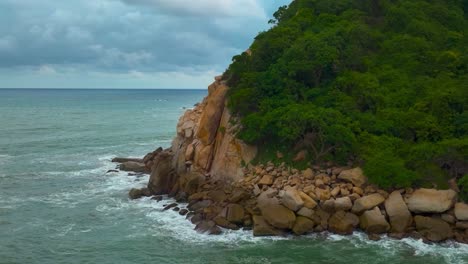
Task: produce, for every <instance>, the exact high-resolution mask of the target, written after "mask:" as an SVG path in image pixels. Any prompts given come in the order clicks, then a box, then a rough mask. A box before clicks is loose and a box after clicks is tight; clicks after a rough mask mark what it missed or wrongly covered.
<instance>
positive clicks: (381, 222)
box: [359, 207, 390, 234]
mask: <svg viewBox="0 0 468 264" xmlns="http://www.w3.org/2000/svg"><path fill="white" fill-rule="evenodd" d="M359 220H360V222H361V225H360V226H361V229H362V230H364V231H366V232H367V233H370V234H382V233H386V232H387V231H388V230H390V225H389V224H388V222H387V220H385V216H384V215H383V214H382V213H381V212H380V209H379V208H378V207H375V208H374V209H373V210H369V211H365V212H364V213H363V214H362V215H361V217H360V218H359Z"/></svg>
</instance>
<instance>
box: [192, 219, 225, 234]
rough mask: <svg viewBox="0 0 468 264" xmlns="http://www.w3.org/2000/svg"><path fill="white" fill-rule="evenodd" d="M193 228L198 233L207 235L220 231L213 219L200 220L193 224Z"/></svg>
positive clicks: (219, 232)
mask: <svg viewBox="0 0 468 264" xmlns="http://www.w3.org/2000/svg"><path fill="white" fill-rule="evenodd" d="M195 230H196V231H197V232H198V233H201V234H208V235H219V234H221V233H222V231H221V229H220V228H219V227H217V226H216V223H215V222H213V221H202V222H200V223H198V224H197V225H196V226H195Z"/></svg>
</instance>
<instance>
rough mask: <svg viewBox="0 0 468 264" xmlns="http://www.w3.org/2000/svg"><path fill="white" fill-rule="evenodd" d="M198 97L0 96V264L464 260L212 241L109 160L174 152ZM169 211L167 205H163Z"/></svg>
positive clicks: (334, 239)
mask: <svg viewBox="0 0 468 264" xmlns="http://www.w3.org/2000/svg"><path fill="white" fill-rule="evenodd" d="M205 94H206V91H203V90H178V91H173V90H0V124H1V125H0V263H2V264H3V263H349V262H353V263H390V262H391V263H403V262H404V263H425V264H428V263H468V247H467V246H465V245H459V244H450V243H449V244H444V245H426V244H424V243H422V242H421V241H416V240H411V239H405V240H403V241H395V240H391V239H383V240H381V241H378V242H373V241H368V240H366V239H365V236H364V235H362V234H356V235H354V236H350V237H341V236H336V235H326V234H321V235H313V236H308V237H301V238H296V237H288V238H253V237H252V236H251V233H250V232H248V231H245V232H244V231H236V232H227V233H226V234H224V235H221V236H211V237H210V236H205V235H200V234H197V233H196V232H195V231H193V226H192V225H191V224H190V223H189V222H188V221H186V220H185V219H184V218H183V217H181V216H179V215H178V214H177V213H175V212H172V211H170V212H162V207H163V204H164V203H156V202H153V201H151V200H149V199H142V200H137V201H130V200H129V199H128V198H127V192H128V190H130V189H131V188H134V187H142V186H144V185H145V184H146V182H147V180H148V176H143V177H134V176H133V177H132V176H128V175H127V174H126V173H113V174H105V172H106V171H107V170H109V169H113V168H114V167H115V165H114V164H112V163H111V162H110V159H111V158H112V157H114V156H134V157H141V156H143V155H144V154H146V153H147V152H149V151H152V150H154V149H155V148H156V147H158V146H164V147H168V146H169V145H170V141H171V139H172V137H173V136H174V135H175V127H176V123H177V120H178V118H179V116H180V115H181V114H182V113H183V111H184V107H185V108H187V107H191V106H193V104H194V103H196V102H198V101H199V100H200V99H202V98H203V96H204V95H205ZM167 202H168V201H167Z"/></svg>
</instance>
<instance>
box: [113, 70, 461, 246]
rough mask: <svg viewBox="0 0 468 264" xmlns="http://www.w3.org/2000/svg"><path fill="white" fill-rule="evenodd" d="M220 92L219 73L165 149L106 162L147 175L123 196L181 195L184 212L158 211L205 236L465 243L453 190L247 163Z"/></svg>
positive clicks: (338, 171)
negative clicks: (248, 233)
mask: <svg viewBox="0 0 468 264" xmlns="http://www.w3.org/2000/svg"><path fill="white" fill-rule="evenodd" d="M227 89H228V88H227V86H226V85H225V83H224V82H223V81H222V80H221V78H220V77H217V78H216V79H215V82H214V83H213V84H212V85H211V86H210V87H209V94H208V96H207V97H206V98H205V99H204V100H203V102H201V103H200V104H198V105H196V106H195V108H194V109H191V110H188V111H186V113H185V114H184V115H183V116H182V117H181V119H180V120H179V124H178V126H177V137H176V138H175V139H174V141H173V144H172V147H171V148H169V149H162V148H159V149H157V150H155V151H154V152H152V153H148V154H147V155H146V156H145V157H144V158H143V159H122V158H116V159H114V162H118V163H121V165H120V169H121V170H125V171H134V172H138V173H151V176H150V180H149V182H148V186H147V188H143V189H132V190H131V191H130V193H129V195H130V198H132V199H138V198H140V197H143V196H147V197H149V196H153V197H154V198H153V199H154V200H156V201H155V202H157V201H160V200H161V195H166V194H167V195H169V196H170V197H174V198H175V199H176V200H177V202H179V203H182V202H187V203H188V207H187V209H188V210H185V209H184V210H181V209H180V208H179V207H178V204H176V203H174V204H170V205H167V206H166V208H165V210H169V209H171V210H175V211H179V213H180V214H181V215H185V216H186V217H187V219H188V220H190V221H191V222H192V223H193V224H194V225H195V229H196V230H197V231H199V232H201V233H208V234H220V233H222V228H226V229H234V230H237V229H240V228H243V229H252V232H253V235H254V236H277V235H283V234H288V233H293V234H296V235H303V234H307V233H311V232H322V231H330V232H333V233H336V234H341V235H349V234H352V233H353V232H354V231H357V230H362V231H364V232H366V233H367V234H368V235H369V238H370V239H373V240H378V239H379V238H380V236H381V235H383V234H388V236H389V237H392V238H397V239H401V238H404V237H413V238H422V239H424V241H427V242H441V241H445V240H450V239H453V240H455V241H458V242H461V243H468V205H467V204H465V203H461V202H458V198H457V191H456V190H436V189H416V190H413V189H411V188H407V189H399V190H382V189H379V188H377V187H376V186H373V185H371V184H369V183H368V181H367V178H366V177H365V175H364V174H363V172H362V170H361V169H360V168H359V167H356V168H351V167H335V166H328V167H318V166H311V168H308V169H306V170H303V171H300V170H297V169H294V168H290V167H288V166H286V165H285V164H284V163H282V164H277V165H275V164H273V163H271V162H269V163H267V164H261V165H256V166H253V165H251V163H250V162H251V161H252V159H253V158H254V157H255V156H256V153H257V149H256V147H254V146H249V145H247V144H245V143H243V142H242V141H240V140H238V139H236V137H235V132H236V130H237V127H236V125H235V123H236V122H231V119H232V117H231V115H230V113H229V111H228V109H227V108H226V107H225V104H226V98H225V97H226V92H227Z"/></svg>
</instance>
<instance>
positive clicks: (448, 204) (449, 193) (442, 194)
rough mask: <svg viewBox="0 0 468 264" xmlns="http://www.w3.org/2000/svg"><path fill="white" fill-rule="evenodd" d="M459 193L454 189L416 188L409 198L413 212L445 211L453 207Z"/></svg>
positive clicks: (409, 206) (409, 205) (408, 201)
mask: <svg viewBox="0 0 468 264" xmlns="http://www.w3.org/2000/svg"><path fill="white" fill-rule="evenodd" d="M456 200H457V193H456V192H455V191H453V190H443V191H442V190H434V189H419V190H416V191H415V192H414V193H413V194H412V195H411V196H410V197H409V199H408V200H407V203H408V208H409V210H410V211H411V212H413V213H443V212H446V211H447V210H449V209H450V208H452V207H453V205H454V204H455V202H456Z"/></svg>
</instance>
